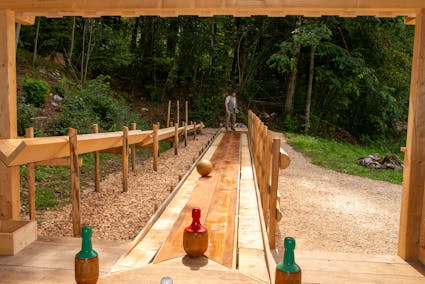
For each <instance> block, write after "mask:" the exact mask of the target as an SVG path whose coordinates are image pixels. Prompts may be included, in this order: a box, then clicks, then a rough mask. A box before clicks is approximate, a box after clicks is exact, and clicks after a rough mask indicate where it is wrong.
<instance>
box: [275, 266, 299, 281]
mask: <svg viewBox="0 0 425 284" xmlns="http://www.w3.org/2000/svg"><path fill="white" fill-rule="evenodd" d="M274 283H275V284H301V271H298V272H282V271H280V270H279V269H276V278H275V282H274Z"/></svg>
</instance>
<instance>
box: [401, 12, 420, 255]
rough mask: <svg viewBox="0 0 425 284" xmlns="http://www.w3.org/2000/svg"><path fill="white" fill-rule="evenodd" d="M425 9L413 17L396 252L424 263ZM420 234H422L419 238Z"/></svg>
mask: <svg viewBox="0 0 425 284" xmlns="http://www.w3.org/2000/svg"><path fill="white" fill-rule="evenodd" d="M424 179H425V9H421V10H419V12H418V14H417V17H416V28H415V42H414V48H413V61H412V78H411V85H410V101H409V119H408V126H407V141H406V152H405V156H404V173H403V192H402V201H401V202H402V203H401V213H400V231H399V245H398V254H399V256H400V257H402V258H403V259H406V260H413V259H419V260H421V262H422V263H425V212H424V211H425V206H424ZM421 236H422V237H421Z"/></svg>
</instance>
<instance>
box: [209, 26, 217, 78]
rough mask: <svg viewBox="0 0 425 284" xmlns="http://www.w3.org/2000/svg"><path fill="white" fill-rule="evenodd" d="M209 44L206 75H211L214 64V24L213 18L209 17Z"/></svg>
mask: <svg viewBox="0 0 425 284" xmlns="http://www.w3.org/2000/svg"><path fill="white" fill-rule="evenodd" d="M211 21H212V23H211V46H210V68H209V70H208V76H211V75H212V70H213V66H214V49H215V40H216V24H215V20H214V18H212V19H211Z"/></svg>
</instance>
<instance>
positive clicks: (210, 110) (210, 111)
mask: <svg viewBox="0 0 425 284" xmlns="http://www.w3.org/2000/svg"><path fill="white" fill-rule="evenodd" d="M192 99H193V101H192V104H193V106H192V113H191V117H192V118H193V120H194V121H196V122H199V121H202V122H204V123H205V124H207V125H214V126H217V125H218V124H219V122H220V120H221V121H223V122H224V116H225V109H224V98H223V96H222V95H221V94H212V95H210V96H208V97H206V96H203V97H201V96H196V97H195V96H193V98H192Z"/></svg>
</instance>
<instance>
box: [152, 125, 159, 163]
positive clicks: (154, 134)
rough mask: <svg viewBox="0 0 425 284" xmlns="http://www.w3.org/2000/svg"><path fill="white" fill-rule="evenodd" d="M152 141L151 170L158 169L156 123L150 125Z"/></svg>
mask: <svg viewBox="0 0 425 284" xmlns="http://www.w3.org/2000/svg"><path fill="white" fill-rule="evenodd" d="M152 142H153V170H154V171H157V170H158V153H159V139H158V124H154V125H153V126H152Z"/></svg>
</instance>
